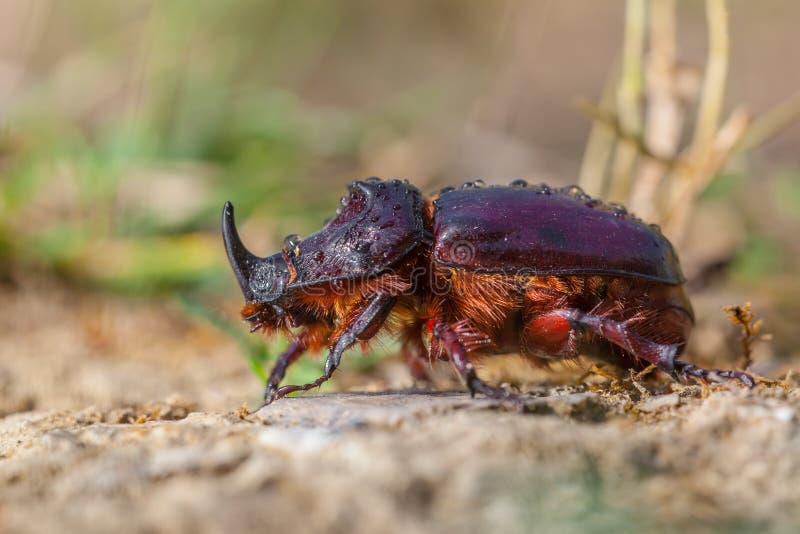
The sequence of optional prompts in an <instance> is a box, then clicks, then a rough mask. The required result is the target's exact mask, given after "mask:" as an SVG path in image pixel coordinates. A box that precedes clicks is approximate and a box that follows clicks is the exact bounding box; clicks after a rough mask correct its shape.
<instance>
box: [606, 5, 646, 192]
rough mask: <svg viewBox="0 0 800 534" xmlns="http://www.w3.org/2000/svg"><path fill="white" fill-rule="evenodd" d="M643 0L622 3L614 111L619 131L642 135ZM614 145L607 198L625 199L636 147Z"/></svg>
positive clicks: (625, 142) (633, 145) (626, 143)
mask: <svg viewBox="0 0 800 534" xmlns="http://www.w3.org/2000/svg"><path fill="white" fill-rule="evenodd" d="M645 8H646V4H645V0H628V1H627V3H626V4H625V42H624V45H623V54H622V77H621V78H620V82H619V88H618V89H617V113H618V115H619V122H620V125H621V126H622V130H624V131H626V132H629V133H631V134H633V135H634V136H637V137H638V136H641V131H642V111H641V106H642V96H643V95H642V86H643V79H644V74H643V69H642V56H643V55H644V36H645V23H646V20H647V16H646V9H645ZM622 141H623V142H621V143H618V144H617V150H616V154H615V155H614V165H613V170H612V174H611V191H610V198H612V199H614V200H619V201H624V200H625V199H626V198H627V197H628V193H629V191H630V184H631V177H632V174H633V169H634V167H635V165H636V156H637V152H638V150H637V149H638V147H637V146H636V144H634V143H631V142H628V141H627V140H626V139H624V138H623V139H622Z"/></svg>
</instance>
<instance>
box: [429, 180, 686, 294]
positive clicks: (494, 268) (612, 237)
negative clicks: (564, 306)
mask: <svg viewBox="0 0 800 534" xmlns="http://www.w3.org/2000/svg"><path fill="white" fill-rule="evenodd" d="M434 258H435V260H436V261H438V262H440V263H442V264H444V265H448V266H453V267H461V268H465V269H469V270H474V271H483V272H502V273H506V274H517V273H520V274H521V273H525V274H533V275H572V274H577V275H589V274H598V275H614V276H626V277H633V278H643V279H647V280H655V281H658V282H664V283H667V284H680V283H682V282H684V281H685V279H684V277H683V273H682V272H681V268H680V265H679V264H678V257H677V255H676V254H675V251H674V249H673V248H672V245H671V244H670V242H669V241H668V240H667V239H666V238H665V237H664V236H663V235H662V234H661V232H660V231H659V230H658V229H657V228H656V227H652V226H648V225H647V224H644V223H643V222H642V221H640V220H638V219H636V218H635V217H633V216H631V215H629V214H628V213H627V212H626V211H625V210H624V208H621V207H614V206H608V205H604V204H602V203H600V202H598V201H596V200H592V199H591V198H589V197H588V196H587V195H584V194H583V192H582V191H580V189H579V188H576V187H571V188H564V189H550V188H547V187H539V188H519V187H489V188H480V189H476V188H470V189H457V190H451V191H447V192H445V193H443V194H442V195H441V196H440V197H439V198H438V199H437V200H436V203H435V208H434Z"/></svg>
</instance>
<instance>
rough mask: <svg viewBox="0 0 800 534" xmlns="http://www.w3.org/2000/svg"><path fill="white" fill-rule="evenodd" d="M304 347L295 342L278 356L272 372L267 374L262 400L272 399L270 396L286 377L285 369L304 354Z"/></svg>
mask: <svg viewBox="0 0 800 534" xmlns="http://www.w3.org/2000/svg"><path fill="white" fill-rule="evenodd" d="M305 350H306V347H305V344H303V343H302V342H300V341H295V342H294V343H292V344H291V345H289V348H287V349H286V350H285V351H284V352H283V354H281V355H280V356H278V360H277V361H276V362H275V366H274V367H273V368H272V371H270V373H269V378H268V379H267V385H266V387H265V388H264V400H265V401H266V400H267V399H270V398H272V395H273V394H274V393H275V390H276V389H278V385H279V384H280V383H281V380H283V377H284V376H286V369H287V368H288V367H289V366H290V365H292V364H293V363H294V362H295V361H297V359H298V358H299V357H300V356H301V355H302V354H303V352H305Z"/></svg>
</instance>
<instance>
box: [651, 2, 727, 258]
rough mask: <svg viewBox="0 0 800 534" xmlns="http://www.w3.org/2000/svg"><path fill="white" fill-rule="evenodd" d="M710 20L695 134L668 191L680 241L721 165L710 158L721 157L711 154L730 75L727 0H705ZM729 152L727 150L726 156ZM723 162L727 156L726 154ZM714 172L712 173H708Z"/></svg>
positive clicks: (672, 231) (670, 229)
mask: <svg viewBox="0 0 800 534" xmlns="http://www.w3.org/2000/svg"><path fill="white" fill-rule="evenodd" d="M706 20H707V24H708V62H707V64H706V71H705V77H704V79H703V92H702V96H701V100H700V106H699V108H698V111H697V123H696V125H695V130H694V136H693V138H692V142H691V144H690V145H689V147H688V148H687V149H686V151H685V156H684V157H683V158H682V159H683V160H684V161H685V162H686V166H685V167H683V168H681V169H679V170H678V171H677V172H676V173H675V175H674V176H673V180H672V186H671V188H670V192H669V205H668V206H667V212H666V214H665V218H666V219H668V220H667V223H668V224H667V228H666V232H667V235H669V236H670V237H671V238H672V239H673V240H675V241H678V242H680V241H681V239H682V237H683V233H684V231H685V227H686V223H687V221H688V219H689V215H690V213H691V209H692V207H693V205H694V202H695V200H696V197H697V195H699V194H700V193H701V192H702V191H703V189H705V186H706V185H707V184H708V182H710V181H711V179H712V178H713V175H714V174H715V173H716V171H717V170H718V169H719V167H721V165H720V166H712V165H710V164H709V161H710V160H712V159H714V160H717V159H720V158H719V157H714V156H712V151H713V150H714V144H715V138H716V137H718V135H717V128H718V125H719V122H720V117H721V115H722V106H723V103H724V100H725V81H726V78H727V75H728V49H729V38H728V7H727V3H726V0H706ZM726 157H727V154H725V158H726ZM723 162H724V158H723ZM709 173H711V176H708V174H709Z"/></svg>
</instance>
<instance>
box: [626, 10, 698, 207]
mask: <svg viewBox="0 0 800 534" xmlns="http://www.w3.org/2000/svg"><path fill="white" fill-rule="evenodd" d="M649 23H650V24H649V28H650V50H649V54H648V58H647V63H646V86H645V87H646V96H647V98H646V102H647V109H646V114H647V115H646V123H645V132H644V145H645V146H647V147H648V148H649V149H650V150H651V151H652V152H653V153H654V154H657V155H658V156H660V157H663V158H665V159H672V158H674V157H675V154H676V153H677V150H678V144H679V142H680V136H681V128H682V127H683V119H684V113H685V109H684V107H683V106H682V105H681V102H680V97H679V95H678V90H677V88H676V84H677V81H676V79H675V78H676V69H677V45H676V41H675V35H676V21H675V0H658V1H655V2H651V3H650V19H649ZM667 170H668V169H667V168H666V167H665V166H664V165H663V164H662V163H661V162H659V161H657V160H654V159H652V158H649V159H645V160H643V161H641V163H640V168H639V173H638V175H637V176H636V179H635V180H634V181H633V183H632V184H631V194H630V199H629V208H630V209H631V211H633V212H634V213H636V214H637V215H639V216H640V217H642V218H643V219H645V220H656V219H658V218H659V217H658V216H659V211H660V210H659V206H658V204H659V202H658V200H659V197H660V195H659V194H658V192H659V187H660V186H661V184H662V183H663V180H664V177H665V174H666V172H667ZM662 207H663V206H662Z"/></svg>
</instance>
